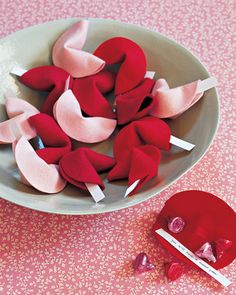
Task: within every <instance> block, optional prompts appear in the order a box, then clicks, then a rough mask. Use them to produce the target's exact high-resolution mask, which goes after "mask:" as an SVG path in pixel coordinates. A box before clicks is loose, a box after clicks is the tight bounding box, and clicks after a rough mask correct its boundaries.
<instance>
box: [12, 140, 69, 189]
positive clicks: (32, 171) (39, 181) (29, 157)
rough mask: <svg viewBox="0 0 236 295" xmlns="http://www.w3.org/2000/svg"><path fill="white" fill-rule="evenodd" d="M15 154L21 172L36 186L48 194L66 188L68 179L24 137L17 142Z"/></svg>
mask: <svg viewBox="0 0 236 295" xmlns="http://www.w3.org/2000/svg"><path fill="white" fill-rule="evenodd" d="M14 154H15V160H16V164H17V166H18V168H19V170H20V172H21V173H22V175H23V176H24V178H25V179H26V180H27V182H28V183H30V184H31V185H32V186H33V187H34V188H36V189H37V190H39V191H41V192H44V193H48V194H53V193H58V192H60V191H61V190H63V189H64V187H65V185H66V181H65V180H64V179H63V178H62V177H61V176H60V174H59V171H58V167H57V166H56V165H54V164H51V165H48V164H47V163H46V162H45V161H44V160H42V159H41V158H40V157H39V156H38V155H37V154H36V152H35V150H34V149H33V147H32V146H31V144H30V143H29V142H28V141H27V140H26V139H25V138H24V137H21V138H20V139H19V140H18V142H17V143H16V146H15V151H14Z"/></svg>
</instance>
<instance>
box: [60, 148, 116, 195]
mask: <svg viewBox="0 0 236 295" xmlns="http://www.w3.org/2000/svg"><path fill="white" fill-rule="evenodd" d="M114 164H115V161H114V159H113V158H112V157H108V156H106V155H103V154H99V153H97V152H95V151H93V150H91V149H89V148H78V149H77V150H74V151H72V152H70V153H67V154H66V155H64V156H63V158H62V159H61V160H60V163H59V171H60V173H61V175H62V176H63V177H64V178H65V179H66V180H67V181H68V182H70V183H71V184H73V185H75V186H77V187H79V188H80V189H82V190H87V188H86V186H85V184H84V183H85V182H87V183H92V184H97V185H99V186H100V187H101V189H104V184H103V181H102V179H101V178H100V176H99V175H98V173H99V172H104V171H106V170H108V169H110V168H111V167H113V166H114Z"/></svg>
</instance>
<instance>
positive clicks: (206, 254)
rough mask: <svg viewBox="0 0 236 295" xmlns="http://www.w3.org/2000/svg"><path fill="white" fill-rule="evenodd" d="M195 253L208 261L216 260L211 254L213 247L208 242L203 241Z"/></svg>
mask: <svg viewBox="0 0 236 295" xmlns="http://www.w3.org/2000/svg"><path fill="white" fill-rule="evenodd" d="M195 254H196V255H197V256H198V257H200V258H205V259H207V260H208V261H209V262H216V258H215V256H214V254H213V249H212V246H211V244H210V243H208V242H207V243H205V244H203V245H202V246H201V248H200V249H198V250H197V251H196V252H195Z"/></svg>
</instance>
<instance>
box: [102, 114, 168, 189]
mask: <svg viewBox="0 0 236 295" xmlns="http://www.w3.org/2000/svg"><path fill="white" fill-rule="evenodd" d="M159 149H163V150H169V149H170V129H169V126H168V125H167V124H166V123H165V122H164V121H162V120H160V119H158V118H154V117H144V118H142V119H139V120H137V121H133V122H132V123H130V124H129V125H127V126H125V127H124V128H123V129H122V130H121V131H120V132H119V133H118V135H117V137H116V139H115V142H114V147H113V151H114V157H115V161H116V165H115V166H114V167H113V169H112V170H111V171H110V172H109V174H108V177H107V178H108V180H109V181H112V180H118V179H123V178H128V184H129V186H130V185H131V184H133V183H134V182H135V181H136V180H139V183H138V185H137V186H136V187H135V189H134V190H133V191H132V194H134V193H136V192H137V191H138V190H139V189H140V188H141V187H142V186H143V185H144V184H145V183H146V182H147V181H148V180H150V179H151V178H153V177H154V176H157V172H158V165H159V162H160V158H161V155H160V150H159Z"/></svg>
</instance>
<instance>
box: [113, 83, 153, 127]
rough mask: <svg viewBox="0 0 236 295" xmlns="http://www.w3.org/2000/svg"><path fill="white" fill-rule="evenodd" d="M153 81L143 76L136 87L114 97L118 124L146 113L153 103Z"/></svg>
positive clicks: (138, 117)
mask: <svg viewBox="0 0 236 295" xmlns="http://www.w3.org/2000/svg"><path fill="white" fill-rule="evenodd" d="M154 83H155V81H154V80H153V79H150V78H145V79H144V80H143V81H142V82H141V83H140V84H139V85H138V86H137V87H136V88H134V89H132V90H130V91H128V92H126V93H125V94H121V95H118V96H117V97H116V110H117V121H118V124H126V123H128V122H130V121H133V120H137V119H140V118H142V117H144V116H146V115H147V114H148V112H149V111H150V109H151V108H152V104H153V97H152V96H151V94H150V93H151V90H152V87H153V85H154Z"/></svg>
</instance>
